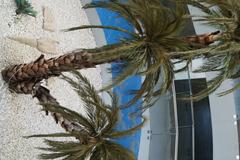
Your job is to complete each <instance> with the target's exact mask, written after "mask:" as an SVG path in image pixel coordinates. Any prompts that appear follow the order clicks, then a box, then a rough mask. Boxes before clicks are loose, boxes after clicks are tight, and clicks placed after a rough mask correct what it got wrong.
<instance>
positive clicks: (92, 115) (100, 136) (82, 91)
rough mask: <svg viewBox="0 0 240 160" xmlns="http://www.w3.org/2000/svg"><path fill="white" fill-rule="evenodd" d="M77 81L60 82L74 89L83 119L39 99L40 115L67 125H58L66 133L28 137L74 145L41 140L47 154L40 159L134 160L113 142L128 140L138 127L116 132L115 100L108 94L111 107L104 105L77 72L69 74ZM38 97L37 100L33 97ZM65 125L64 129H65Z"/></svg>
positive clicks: (75, 113) (129, 152) (70, 111)
mask: <svg viewBox="0 0 240 160" xmlns="http://www.w3.org/2000/svg"><path fill="white" fill-rule="evenodd" d="M73 74H74V76H75V78H76V79H77V80H73V79H71V78H69V77H66V76H64V75H63V78H64V79H65V80H66V81H67V82H68V83H69V84H70V85H71V86H72V87H73V88H74V90H75V91H76V92H77V93H78V95H79V96H80V98H81V100H82V101H83V102H84V107H85V109H86V114H87V116H84V115H82V114H79V113H77V112H75V111H72V110H70V109H67V108H66V107H63V106H61V105H59V104H58V103H56V100H55V99H48V101H43V99H39V100H40V102H41V105H42V106H43V110H44V111H48V112H51V113H55V114H58V115H61V116H62V119H64V120H65V121H68V124H66V123H64V124H61V125H62V126H64V125H65V126H64V127H66V128H67V133H54V134H40V135H33V136H29V137H28V138H30V137H51V138H52V137H53V138H56V137H65V138H66V137H74V138H76V140H75V141H53V140H45V143H46V144H47V145H48V146H49V147H48V148H39V149H41V150H44V151H47V152H50V153H44V154H41V155H40V158H41V159H57V158H63V159H65V160H76V159H79V160H80V159H82V160H84V159H85V158H89V160H97V159H98V160H135V159H136V158H135V157H134V154H133V153H132V152H131V151H130V150H128V149H126V148H124V147H123V146H121V145H120V144H118V143H116V139H118V138H121V137H124V136H128V135H130V134H133V133H135V132H136V131H137V130H138V129H140V128H141V127H142V126H143V124H144V122H145V119H144V120H143V122H142V123H140V124H138V125H136V126H135V127H133V128H131V129H128V130H125V131H118V130H116V126H117V124H118V123H119V121H120V119H119V111H120V109H119V106H118V100H117V97H116V96H115V95H113V94H111V93H109V95H110V96H111V98H112V104H111V105H107V104H105V103H104V102H103V101H102V99H101V98H100V96H99V95H98V93H97V91H96V90H95V89H94V87H93V86H92V85H91V84H90V83H89V81H88V80H87V79H86V78H85V77H83V76H82V75H81V74H80V73H79V72H77V71H73ZM37 97H39V96H37ZM66 125H67V126H66Z"/></svg>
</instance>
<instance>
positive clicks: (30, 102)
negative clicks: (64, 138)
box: [0, 0, 102, 160]
mask: <svg viewBox="0 0 240 160" xmlns="http://www.w3.org/2000/svg"><path fill="white" fill-rule="evenodd" d="M31 2H32V5H33V6H34V8H35V10H37V12H38V15H37V17H36V18H33V17H30V16H23V17H21V19H20V20H18V19H17V18H16V16H15V9H16V6H15V2H14V0H0V51H1V52H0V54H1V55H0V68H4V67H6V66H8V65H11V64H18V63H25V62H30V61H33V60H35V59H36V58H38V57H39V56H40V55H41V54H42V53H41V52H39V51H38V50H37V49H35V48H31V47H29V46H26V45H23V44H20V43H18V42H14V41H12V40H9V39H8V38H7V37H9V36H11V37H12V36H24V37H30V38H40V37H49V38H52V39H55V40H57V41H58V42H59V45H58V53H59V54H54V55H53V54H45V56H46V57H53V56H58V55H61V54H63V53H65V52H67V51H71V50H74V49H77V48H92V47H95V46H96V44H95V40H94V37H93V35H92V32H91V31H90V30H82V31H76V32H71V33H63V32H60V30H61V29H65V28H69V27H73V26H78V25H83V24H89V22H88V19H87V16H86V14H85V12H84V11H83V10H82V9H81V2H80V1H79V0H54V1H53V0H41V1H39V0H32V1H31ZM44 6H47V7H49V8H50V9H51V10H52V12H53V13H54V15H55V19H56V27H57V31H56V32H48V31H44V30H43V29H42V25H43V7H44ZM83 73H84V74H85V75H86V76H87V77H88V78H89V79H90V80H91V82H93V84H94V85H95V86H96V87H97V88H100V87H101V84H102V81H101V76H100V68H99V67H97V68H94V69H87V70H84V71H83ZM47 86H48V88H49V89H50V90H51V92H52V94H53V95H54V96H55V97H56V98H57V99H58V101H59V102H60V103H61V104H62V105H65V106H67V107H71V108H72V109H75V110H77V111H80V112H83V108H82V104H81V101H80V100H79V98H78V97H77V95H76V94H75V93H74V92H73V91H72V90H71V88H70V87H69V85H68V84H66V82H64V81H62V80H59V79H58V78H51V79H49V80H48V81H47ZM37 102H38V101H37V100H36V99H32V97H31V96H30V95H27V96H26V95H19V94H16V93H11V92H10V91H9V90H8V88H7V85H6V84H5V83H4V82H3V80H2V79H0V133H1V136H0V160H34V159H37V155H38V154H39V151H38V150H37V149H35V148H34V147H38V146H44V144H43V143H42V139H30V140H29V139H24V138H22V136H26V135H31V134H37V133H54V132H57V131H63V130H62V128H61V127H60V126H58V125H56V124H55V123H54V121H53V119H52V117H51V116H45V114H44V113H43V112H41V111H40V109H41V107H40V106H39V105H37Z"/></svg>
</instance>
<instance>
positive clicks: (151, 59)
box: [65, 0, 188, 105]
mask: <svg viewBox="0 0 240 160" xmlns="http://www.w3.org/2000/svg"><path fill="white" fill-rule="evenodd" d="M84 8H85V9H88V8H105V9H108V10H111V11H113V12H116V13H117V17H118V18H119V17H120V18H124V19H125V20H127V21H128V23H129V24H130V25H131V26H132V27H133V28H134V29H135V30H133V31H128V30H126V29H124V28H121V27H115V26H97V25H88V26H86V25H85V26H80V27H74V28H70V29H67V30H65V31H73V30H77V29H86V28H101V29H111V30H117V31H120V32H123V33H126V34H128V35H129V37H128V38H126V39H122V40H121V41H120V42H119V43H117V44H114V45H109V46H107V47H102V48H100V49H90V50H87V51H88V52H93V53H96V56H93V57H92V61H93V62H97V61H103V60H107V59H109V62H111V61H112V60H113V59H117V60H120V62H122V65H121V66H120V68H121V73H120V74H119V75H118V76H117V77H116V78H115V79H114V80H113V82H112V83H111V84H109V85H107V86H106V87H104V88H103V90H108V89H110V88H112V87H113V86H116V85H118V84H120V83H122V82H123V81H124V80H125V79H126V78H127V77H128V76H131V75H141V76H145V79H144V81H143V84H142V86H141V88H140V89H139V90H136V91H132V92H131V93H134V94H135V97H134V98H133V99H132V100H131V101H130V102H129V103H128V104H127V105H130V104H133V103H134V102H135V101H136V100H137V99H139V98H141V97H142V96H144V102H147V103H148V102H150V100H151V98H152V97H153V96H159V95H161V94H163V93H165V92H166V91H167V90H168V89H169V87H170V86H171V83H172V80H173V75H174V65H173V63H172V61H171V59H170V52H173V51H179V50H181V51H183V50H186V49H187V46H188V45H187V44H186V43H185V42H186V41H185V40H183V39H181V38H180V37H179V33H180V32H181V30H182V29H183V26H184V23H185V19H186V17H187V16H186V14H185V12H184V10H183V8H182V7H181V6H180V5H177V7H176V8H175V10H173V9H170V8H167V7H165V6H163V5H162V3H161V1H160V0H129V1H126V2H123V1H120V0H110V1H97V2H92V3H90V4H87V5H85V6H84ZM118 68H119V67H118ZM160 76H162V77H164V78H163V81H162V83H161V85H160V86H158V87H155V86H156V84H157V82H158V81H159V77H160ZM154 88H155V89H154ZM156 88H158V89H156Z"/></svg>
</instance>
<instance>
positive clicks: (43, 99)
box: [32, 83, 81, 132]
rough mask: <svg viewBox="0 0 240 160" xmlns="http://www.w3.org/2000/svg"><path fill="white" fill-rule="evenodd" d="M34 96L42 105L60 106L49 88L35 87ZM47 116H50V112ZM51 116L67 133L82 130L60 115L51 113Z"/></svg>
mask: <svg viewBox="0 0 240 160" xmlns="http://www.w3.org/2000/svg"><path fill="white" fill-rule="evenodd" d="M32 94H33V96H34V97H36V98H37V99H38V100H39V102H40V103H51V104H54V105H59V103H58V102H57V100H56V99H55V98H54V97H52V95H51V94H50V91H49V90H48V89H47V88H45V87H43V86H41V85H40V84H39V83H38V85H36V86H35V89H34V92H33V93H32ZM46 114H47V115H48V111H47V112H46ZM51 115H52V117H53V118H54V120H55V122H56V123H58V124H60V125H61V126H62V127H63V128H64V129H65V130H66V131H67V132H72V131H80V130H81V127H80V126H78V124H76V123H73V122H70V121H69V120H67V119H65V118H63V116H62V115H61V114H60V113H51Z"/></svg>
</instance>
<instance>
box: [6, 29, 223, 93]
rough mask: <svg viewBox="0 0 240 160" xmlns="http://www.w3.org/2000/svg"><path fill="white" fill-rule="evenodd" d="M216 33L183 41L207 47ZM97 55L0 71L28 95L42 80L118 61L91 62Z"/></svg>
mask: <svg viewBox="0 0 240 160" xmlns="http://www.w3.org/2000/svg"><path fill="white" fill-rule="evenodd" d="M218 33H219V32H218V31H217V32H213V33H207V34H202V35H196V36H188V37H184V38H183V40H184V41H185V42H186V43H188V44H189V45H190V46H191V47H194V48H199V47H200V48H203V47H207V46H208V45H209V44H211V43H214V42H215V41H217V40H218V39H219V35H218ZM96 54H98V53H91V52H88V51H86V50H78V51H73V52H71V53H67V54H65V55H62V56H60V57H57V58H51V59H47V60H46V59H45V58H44V56H43V55H41V56H40V57H39V58H38V59H37V60H36V61H34V62H31V63H28V64H20V65H14V66H11V67H8V68H6V69H4V70H3V71H2V77H3V79H4V80H5V81H6V82H8V83H9V86H10V88H11V89H12V90H14V91H16V92H18V93H26V94H29V93H31V92H32V88H33V87H34V85H35V84H36V83H38V82H40V81H41V80H43V79H48V78H49V77H51V76H59V75H60V73H61V72H65V71H70V70H72V69H83V68H92V67H95V66H96V65H98V64H104V63H109V62H113V61H116V60H119V57H118V59H111V60H109V59H108V58H106V60H102V61H93V60H92V57H94V56H96Z"/></svg>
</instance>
